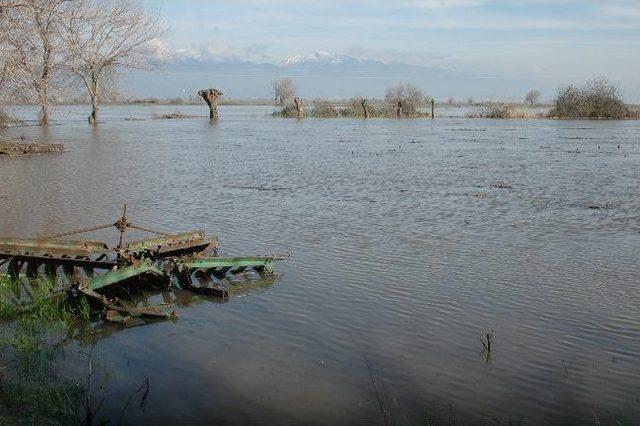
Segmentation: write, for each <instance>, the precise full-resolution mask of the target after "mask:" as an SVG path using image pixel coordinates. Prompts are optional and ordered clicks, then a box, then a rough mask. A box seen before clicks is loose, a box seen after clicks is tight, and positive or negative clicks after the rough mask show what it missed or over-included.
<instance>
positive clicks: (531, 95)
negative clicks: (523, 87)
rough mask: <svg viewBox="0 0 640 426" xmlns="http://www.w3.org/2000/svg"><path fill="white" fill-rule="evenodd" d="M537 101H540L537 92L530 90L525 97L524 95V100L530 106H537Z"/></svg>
mask: <svg viewBox="0 0 640 426" xmlns="http://www.w3.org/2000/svg"><path fill="white" fill-rule="evenodd" d="M538 99H540V92H538V91H537V90H530V91H529V92H527V94H526V95H524V100H525V101H527V102H529V103H530V104H531V106H533V105H535V104H537V103H538Z"/></svg>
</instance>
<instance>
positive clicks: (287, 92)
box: [273, 78, 296, 106]
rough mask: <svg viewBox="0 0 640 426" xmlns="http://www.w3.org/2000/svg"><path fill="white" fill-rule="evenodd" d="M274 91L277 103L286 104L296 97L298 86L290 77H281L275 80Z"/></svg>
mask: <svg viewBox="0 0 640 426" xmlns="http://www.w3.org/2000/svg"><path fill="white" fill-rule="evenodd" d="M273 92H274V97H275V102H276V104H279V105H280V106H285V105H287V104H289V103H290V102H292V101H293V98H295V97H296V86H295V85H294V84H293V81H291V79H290V78H281V79H278V80H275V81H274V82H273Z"/></svg>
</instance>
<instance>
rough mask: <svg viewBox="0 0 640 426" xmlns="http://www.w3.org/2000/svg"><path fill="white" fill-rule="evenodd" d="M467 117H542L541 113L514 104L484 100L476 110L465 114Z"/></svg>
mask: <svg viewBox="0 0 640 426" xmlns="http://www.w3.org/2000/svg"><path fill="white" fill-rule="evenodd" d="M467 117H469V118H495V119H518V118H542V114H541V113H536V112H534V111H531V110H529V109H524V108H518V107H517V106H516V105H513V104H509V103H505V102H486V103H483V104H482V105H480V108H479V109H478V110H476V111H473V112H470V113H468V114H467Z"/></svg>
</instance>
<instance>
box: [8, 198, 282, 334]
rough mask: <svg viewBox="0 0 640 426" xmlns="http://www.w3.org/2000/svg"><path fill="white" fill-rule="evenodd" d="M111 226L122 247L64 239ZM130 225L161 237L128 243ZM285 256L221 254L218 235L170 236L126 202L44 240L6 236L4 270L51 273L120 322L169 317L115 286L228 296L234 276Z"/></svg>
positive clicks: (266, 267) (265, 271) (265, 269)
mask: <svg viewBox="0 0 640 426" xmlns="http://www.w3.org/2000/svg"><path fill="white" fill-rule="evenodd" d="M107 227H115V228H116V229H118V231H119V232H120V239H119V243H118V245H117V246H116V247H109V246H108V245H107V244H105V243H103V242H100V241H88V240H60V239H59V238H61V237H65V236H70V235H77V234H80V233H85V232H90V231H95V230H99V229H105V228H107ZM129 228H133V229H137V230H141V231H146V232H151V233H154V234H157V235H158V236H155V237H153V238H149V239H145V240H140V241H134V242H131V243H129V244H125V243H124V234H125V232H126V230H127V229H129ZM284 258H285V256H242V257H223V256H218V238H217V237H215V236H207V235H206V234H205V233H204V232H203V231H191V232H186V233H180V234H168V233H165V232H162V231H156V230H153V229H150V228H146V227H142V226H138V225H134V224H133V223H131V222H129V221H128V220H127V218H126V206H125V208H124V213H123V215H122V217H121V218H120V219H118V220H117V221H116V222H115V223H112V224H107V225H100V226H96V227H92V228H85V229H81V230H77V231H73V232H66V233H64V234H59V235H52V236H47V237H42V238H38V239H17V238H0V273H2V272H4V273H6V274H7V275H9V276H10V277H12V278H13V279H16V280H20V279H23V278H27V279H32V278H37V277H48V278H51V279H54V280H56V281H60V282H61V284H62V288H65V289H68V290H71V289H73V290H76V291H80V292H81V293H84V294H85V295H86V296H87V297H88V298H90V299H91V300H93V301H96V302H98V304H100V305H102V306H103V307H104V308H105V309H106V310H107V311H108V312H111V313H110V314H108V315H107V316H106V317H107V319H109V318H112V319H118V321H116V322H121V321H120V320H122V318H125V319H127V318H130V317H131V316H134V317H140V316H142V317H144V316H151V317H167V315H165V314H162V313H160V312H159V311H158V310H157V309H151V310H149V309H148V308H145V309H146V310H145V309H143V310H142V311H140V312H138V311H139V308H125V307H123V306H120V305H119V304H117V303H116V302H114V301H113V300H112V299H109V298H108V295H109V293H110V291H111V290H112V289H116V288H122V287H127V288H128V289H135V288H136V287H142V286H147V285H152V286H154V287H159V288H164V289H168V288H171V287H178V288H182V289H185V290H189V291H192V292H195V293H198V294H204V295H209V296H215V297H219V298H222V299H226V298H228V296H229V292H228V291H227V290H226V289H225V288H224V286H223V284H224V283H225V281H226V280H227V279H228V278H229V277H234V276H237V275H240V274H248V273H256V274H259V275H269V274H272V273H273V264H274V262H276V261H279V260H283V259H284ZM136 309H137V310H138V311H136ZM127 312H128V314H127ZM125 314H126V315H125ZM123 315H124V316H123ZM127 315H128V316H129V317H127ZM171 316H173V315H169V316H168V317H171Z"/></svg>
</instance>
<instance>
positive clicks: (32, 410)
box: [0, 275, 90, 425]
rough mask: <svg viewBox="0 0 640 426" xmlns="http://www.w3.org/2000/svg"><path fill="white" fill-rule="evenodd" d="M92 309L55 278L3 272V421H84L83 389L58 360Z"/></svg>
mask: <svg viewBox="0 0 640 426" xmlns="http://www.w3.org/2000/svg"><path fill="white" fill-rule="evenodd" d="M89 313H90V310H89V305H88V302H87V301H86V300H85V299H84V298H78V299H77V300H75V301H70V300H68V299H67V297H66V295H65V293H62V292H59V291H57V286H56V283H55V281H53V280H47V279H37V280H31V281H28V282H26V281H24V280H20V279H13V278H10V277H8V276H6V275H0V322H2V327H0V343H1V346H0V356H1V359H0V362H1V365H0V425H2V424H45V423H46V424H76V423H79V422H80V420H81V413H82V410H83V406H82V404H83V402H82V401H83V397H84V389H83V387H82V386H81V385H80V384H79V383H78V382H76V381H73V380H72V379H69V378H66V377H63V376H61V375H59V374H57V372H56V369H55V364H56V361H57V360H58V359H59V358H60V357H61V356H62V354H63V349H62V346H61V345H60V343H61V341H63V340H64V339H65V336H66V333H67V330H69V328H70V327H73V326H74V325H77V324H78V323H82V322H88V320H89Z"/></svg>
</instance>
